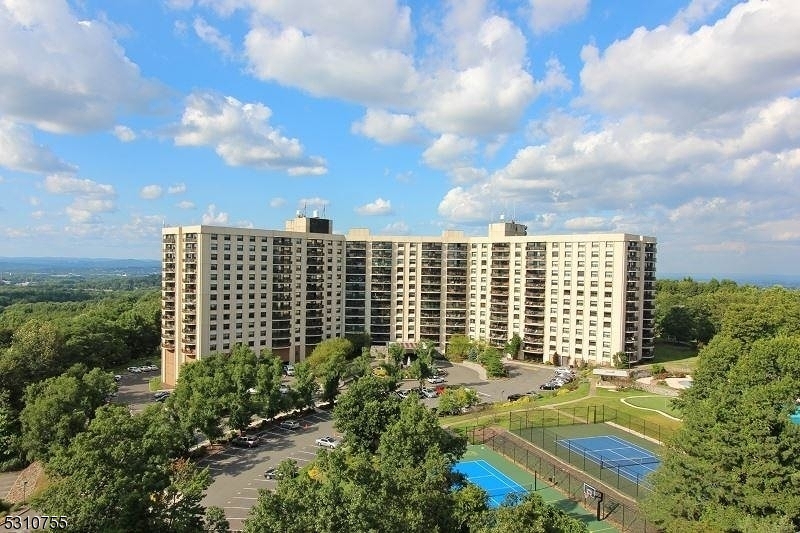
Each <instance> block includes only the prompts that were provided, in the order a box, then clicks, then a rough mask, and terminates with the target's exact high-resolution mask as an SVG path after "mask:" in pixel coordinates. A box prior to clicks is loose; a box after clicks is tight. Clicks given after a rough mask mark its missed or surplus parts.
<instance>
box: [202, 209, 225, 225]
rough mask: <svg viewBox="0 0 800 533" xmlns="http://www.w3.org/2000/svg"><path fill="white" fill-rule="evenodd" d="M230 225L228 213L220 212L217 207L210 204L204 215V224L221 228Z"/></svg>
mask: <svg viewBox="0 0 800 533" xmlns="http://www.w3.org/2000/svg"><path fill="white" fill-rule="evenodd" d="M227 223H228V213H225V212H222V211H218V210H217V206H216V205H214V204H209V206H208V209H206V212H205V213H203V224H207V225H211V226H221V225H225V224H227Z"/></svg>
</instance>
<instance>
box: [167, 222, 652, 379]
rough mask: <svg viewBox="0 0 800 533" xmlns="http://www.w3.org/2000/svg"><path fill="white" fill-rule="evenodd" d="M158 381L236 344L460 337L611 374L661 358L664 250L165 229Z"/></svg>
mask: <svg viewBox="0 0 800 533" xmlns="http://www.w3.org/2000/svg"><path fill="white" fill-rule="evenodd" d="M162 240H163V244H162V259H163V286H162V380H163V382H164V383H165V384H168V385H170V384H174V383H175V381H176V379H177V375H178V372H179V369H180V366H181V365H182V364H184V363H186V362H190V361H194V360H196V359H197V358H200V357H202V356H204V355H208V354H211V353H214V352H225V351H228V350H230V349H231V348H232V347H233V346H235V345H236V344H240V343H241V344H245V345H248V346H250V347H252V348H253V349H254V350H256V351H260V350H262V349H265V348H266V349H270V350H272V351H273V352H274V353H275V354H277V355H278V356H280V357H281V358H282V359H284V360H286V361H299V360H302V359H303V358H305V356H306V355H308V354H309V353H310V352H311V350H312V349H313V348H314V346H316V345H317V344H319V342H321V341H322V340H323V339H326V338H331V337H339V336H343V335H345V334H347V333H357V332H362V331H367V332H369V333H370V334H371V335H372V340H373V343H374V344H385V343H388V342H393V341H398V342H417V341H420V340H431V341H433V342H435V343H436V344H438V345H439V346H440V347H441V348H444V346H445V345H446V343H447V341H448V339H449V338H450V337H451V336H452V335H456V334H463V335H468V336H469V337H471V338H474V339H485V340H487V341H489V342H491V343H493V344H495V345H498V346H499V345H502V344H504V343H505V342H506V341H507V340H508V339H509V338H510V337H511V336H513V335H514V333H517V334H519V336H520V337H521V338H522V341H523V342H522V348H521V350H520V353H519V355H518V357H520V358H524V359H527V360H533V361H554V362H556V363H558V364H568V363H574V362H577V361H580V360H585V361H588V362H590V363H593V364H598V365H605V364H612V362H613V356H614V354H616V353H618V352H624V353H625V354H626V355H627V357H628V360H629V361H630V362H637V361H639V360H642V359H651V358H652V357H653V339H654V333H653V327H654V301H653V300H654V297H655V257H656V240H655V238H652V237H643V236H639V235H630V234H624V233H609V234H584V235H537V236H529V235H527V234H526V228H525V226H523V225H521V224H517V223H514V222H498V223H494V224H491V225H490V226H489V233H488V235H487V236H486V237H467V236H466V235H465V234H464V233H463V232H460V231H445V232H444V233H443V235H442V236H440V237H413V236H392V237H389V236H383V235H380V236H378V235H371V234H370V233H369V232H368V231H367V230H363V229H355V230H351V231H350V232H349V233H348V234H347V235H346V236H345V235H336V234H333V232H332V224H331V221H330V220H327V219H324V218H318V217H316V216H314V217H305V216H301V215H299V214H298V216H297V217H296V218H295V219H292V220H290V221H288V222H287V223H286V227H285V229H284V230H283V231H277V230H256V229H244V228H228V227H215V226H182V227H172V228H164V229H163V231H162Z"/></svg>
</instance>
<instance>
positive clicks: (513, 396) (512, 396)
mask: <svg viewBox="0 0 800 533" xmlns="http://www.w3.org/2000/svg"><path fill="white" fill-rule="evenodd" d="M524 397H525V395H524V394H509V395H508V401H509V402H516V401H517V400H520V399H522V398H524Z"/></svg>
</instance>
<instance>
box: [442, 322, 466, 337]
mask: <svg viewBox="0 0 800 533" xmlns="http://www.w3.org/2000/svg"><path fill="white" fill-rule="evenodd" d="M466 332H467V325H466V324H460V325H450V324H448V325H446V326H445V327H444V334H445V335H446V336H447V337H451V336H453V335H465V334H466Z"/></svg>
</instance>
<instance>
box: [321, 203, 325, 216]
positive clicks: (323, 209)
mask: <svg viewBox="0 0 800 533" xmlns="http://www.w3.org/2000/svg"><path fill="white" fill-rule="evenodd" d="M322 218H325V204H322Z"/></svg>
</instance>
